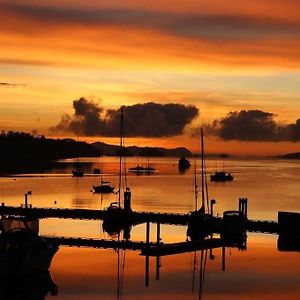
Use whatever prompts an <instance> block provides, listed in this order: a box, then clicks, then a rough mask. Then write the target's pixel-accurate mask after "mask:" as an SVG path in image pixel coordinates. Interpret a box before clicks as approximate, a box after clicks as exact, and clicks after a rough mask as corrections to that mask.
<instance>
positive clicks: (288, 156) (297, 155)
mask: <svg viewBox="0 0 300 300" xmlns="http://www.w3.org/2000/svg"><path fill="white" fill-rule="evenodd" d="M279 157H280V158H284V159H300V152H295V153H288V154H285V155H280V156H279Z"/></svg>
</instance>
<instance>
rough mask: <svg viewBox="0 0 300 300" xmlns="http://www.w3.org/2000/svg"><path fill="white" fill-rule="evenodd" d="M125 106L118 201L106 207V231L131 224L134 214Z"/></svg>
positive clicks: (104, 222)
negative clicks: (125, 151)
mask: <svg viewBox="0 0 300 300" xmlns="http://www.w3.org/2000/svg"><path fill="white" fill-rule="evenodd" d="M123 110H124V107H123V106H122V107H121V126H120V127H121V128H120V160H119V190H118V201H116V202H112V203H111V204H110V205H109V207H108V208H107V209H106V210H107V212H108V214H107V215H106V216H105V218H104V219H103V229H104V230H105V231H112V230H115V231H118V230H121V229H124V228H127V227H128V226H130V225H131V224H130V222H129V220H130V219H131V218H130V216H131V214H132V210H131V191H130V188H129V186H128V182H127V176H126V166H125V156H123V155H122V154H123V150H124V145H123V144H124V138H123V114H124V111H123ZM122 189H123V190H124V199H123V200H124V202H123V203H124V206H123V207H122V206H121V190H122Z"/></svg>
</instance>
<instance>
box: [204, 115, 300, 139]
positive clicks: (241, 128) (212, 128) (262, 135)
mask: <svg viewBox="0 0 300 300" xmlns="http://www.w3.org/2000/svg"><path fill="white" fill-rule="evenodd" d="M205 127H206V128H205V129H206V134H207V135H215V136H218V137H220V138H221V139H223V140H237V141H273V142H276V141H292V142H297V141H300V119H298V120H297V121H296V123H295V124H281V123H278V122H276V121H275V120H274V114H272V113H269V112H264V111H261V110H242V111H239V112H238V111H235V112H230V113H228V114H227V115H226V116H225V117H224V118H221V119H218V120H215V121H214V122H213V123H212V124H210V125H207V126H205Z"/></svg>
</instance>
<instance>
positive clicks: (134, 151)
mask: <svg viewBox="0 0 300 300" xmlns="http://www.w3.org/2000/svg"><path fill="white" fill-rule="evenodd" d="M91 145H92V146H94V147H95V148H96V149H97V150H99V151H100V152H101V154H104V155H107V156H114V155H119V151H120V148H119V146H117V145H109V144H106V143H103V142H96V143H92V144H91ZM125 153H126V155H127V156H177V157H179V156H192V153H191V151H190V150H188V149H187V148H184V147H178V148H173V149H166V148H162V147H137V146H129V147H126V148H125Z"/></svg>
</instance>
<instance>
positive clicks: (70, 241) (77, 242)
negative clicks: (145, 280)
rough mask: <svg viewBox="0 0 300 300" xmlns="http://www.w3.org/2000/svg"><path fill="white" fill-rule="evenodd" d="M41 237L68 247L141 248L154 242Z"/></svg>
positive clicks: (152, 244)
mask: <svg viewBox="0 0 300 300" xmlns="http://www.w3.org/2000/svg"><path fill="white" fill-rule="evenodd" d="M43 238H44V239H45V240H47V241H49V242H51V243H53V244H56V245H59V246H69V247H90V248H103V249H128V250H142V249H144V248H146V247H151V246H154V245H155V243H151V242H150V243H149V244H147V243H146V242H134V241H127V240H120V241H118V240H105V239H90V238H73V237H50V236H43Z"/></svg>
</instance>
